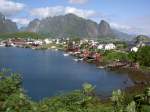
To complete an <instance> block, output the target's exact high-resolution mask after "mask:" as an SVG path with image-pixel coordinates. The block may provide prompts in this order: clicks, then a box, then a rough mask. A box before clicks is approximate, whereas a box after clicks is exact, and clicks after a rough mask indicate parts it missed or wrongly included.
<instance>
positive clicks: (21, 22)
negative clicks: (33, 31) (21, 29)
mask: <svg viewBox="0 0 150 112" xmlns="http://www.w3.org/2000/svg"><path fill="white" fill-rule="evenodd" d="M12 21H13V22H16V23H17V24H18V25H23V26H26V25H28V24H29V22H30V20H29V19H27V18H13V19H12Z"/></svg>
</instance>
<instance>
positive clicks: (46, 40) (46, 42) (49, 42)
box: [44, 39, 52, 44]
mask: <svg viewBox="0 0 150 112" xmlns="http://www.w3.org/2000/svg"><path fill="white" fill-rule="evenodd" d="M44 43H45V44H51V43H52V41H50V40H49V39H44Z"/></svg>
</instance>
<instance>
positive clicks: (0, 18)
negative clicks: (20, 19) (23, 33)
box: [0, 13, 18, 33]
mask: <svg viewBox="0 0 150 112" xmlns="http://www.w3.org/2000/svg"><path fill="white" fill-rule="evenodd" d="M17 31H18V29H17V25H16V23H15V22H12V21H11V20H10V19H6V18H5V16H4V15H3V14H2V13H0V33H7V32H17Z"/></svg>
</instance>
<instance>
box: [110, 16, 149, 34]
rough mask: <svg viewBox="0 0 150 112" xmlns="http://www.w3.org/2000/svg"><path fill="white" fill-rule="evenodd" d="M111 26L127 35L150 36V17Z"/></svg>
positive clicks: (141, 17) (132, 19)
mask: <svg viewBox="0 0 150 112" xmlns="http://www.w3.org/2000/svg"><path fill="white" fill-rule="evenodd" d="M110 25H111V27H112V28H114V29H117V30H120V31H122V32H125V33H130V34H144V35H150V15H145V16H139V17H132V18H128V19H126V20H123V21H120V22H110Z"/></svg>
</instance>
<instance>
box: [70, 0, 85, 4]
mask: <svg viewBox="0 0 150 112" xmlns="http://www.w3.org/2000/svg"><path fill="white" fill-rule="evenodd" d="M86 2H88V0H69V3H72V4H84V3H86Z"/></svg>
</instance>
